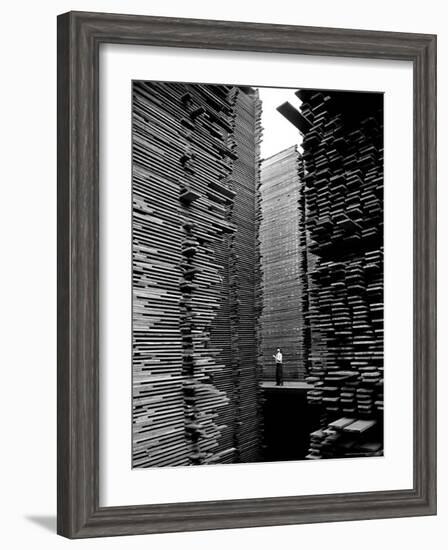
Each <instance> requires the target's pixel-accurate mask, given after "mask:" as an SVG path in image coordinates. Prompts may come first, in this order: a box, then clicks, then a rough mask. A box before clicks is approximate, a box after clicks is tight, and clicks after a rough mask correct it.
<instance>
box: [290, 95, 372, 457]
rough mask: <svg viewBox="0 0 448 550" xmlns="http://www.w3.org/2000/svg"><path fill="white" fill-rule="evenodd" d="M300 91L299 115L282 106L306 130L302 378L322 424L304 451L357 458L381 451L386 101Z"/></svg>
mask: <svg viewBox="0 0 448 550" xmlns="http://www.w3.org/2000/svg"><path fill="white" fill-rule="evenodd" d="M297 95H298V97H299V98H300V99H301V101H302V105H301V109H300V111H297V110H295V109H294V108H293V107H292V106H291V105H289V104H285V105H282V106H281V107H280V108H279V111H280V112H282V114H284V116H286V117H287V118H288V119H289V120H290V121H291V122H292V123H293V124H294V125H295V126H296V127H297V128H298V129H299V130H300V132H301V133H302V135H303V144H302V147H303V157H302V159H303V174H302V177H303V180H304V182H305V216H306V230H307V235H306V238H307V265H308V268H307V269H308V300H309V325H310V355H309V373H308V374H309V376H308V377H307V381H308V382H309V383H310V384H312V386H313V388H312V389H311V390H310V391H309V392H308V400H309V402H310V404H312V405H314V406H316V407H319V408H320V409H321V412H322V414H321V428H322V429H321V430H317V431H316V432H313V434H312V435H311V441H310V452H309V455H308V457H309V458H321V457H338V456H358V455H362V454H363V452H364V451H365V449H366V448H367V447H368V448H369V449H371V452H372V453H375V454H380V453H381V452H382V423H383V108H382V106H383V97H382V95H381V94H372V93H350V92H316V91H312V90H301V91H299V92H297ZM347 418H348V419H349V420H351V421H352V424H353V423H356V422H357V421H362V422H364V424H358V425H356V424H355V427H356V426H361V425H362V426H363V430H362V432H361V433H362V434H363V435H362V438H360V437H359V433H358V432H357V431H356V430H350V429H348V428H347V429H346V428H345V427H344V428H340V427H339V424H337V423H338V422H339V421H342V420H344V419H347ZM335 422H336V425H335V424H334V423H335ZM342 423H344V422H342ZM335 426H336V427H335ZM341 434H343V437H342V435H341ZM349 449H350V450H349ZM363 449H364V450H363ZM365 454H368V452H367V451H365Z"/></svg>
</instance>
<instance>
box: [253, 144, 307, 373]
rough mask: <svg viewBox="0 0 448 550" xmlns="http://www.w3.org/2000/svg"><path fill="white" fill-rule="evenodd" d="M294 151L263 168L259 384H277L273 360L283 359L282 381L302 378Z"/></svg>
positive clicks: (299, 195)
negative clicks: (264, 381) (273, 381)
mask: <svg viewBox="0 0 448 550" xmlns="http://www.w3.org/2000/svg"><path fill="white" fill-rule="evenodd" d="M299 170H300V157H299V153H298V151H297V147H296V146H292V147H290V148H288V149H285V150H284V151H280V152H279V153H277V154H275V155H273V156H271V157H269V158H267V159H264V160H263V161H262V164H261V185H260V200H261V212H262V216H261V221H260V243H261V245H260V251H261V271H262V292H263V310H262V313H261V327H262V344H261V351H262V357H263V378H264V379H267V380H269V379H274V378H275V361H274V359H273V355H274V354H275V353H276V350H277V348H280V349H281V351H282V354H283V373H284V378H285V380H287V379H292V380H303V379H304V377H305V375H306V359H307V349H306V345H305V322H306V320H305V305H306V304H305V299H306V284H307V282H306V265H305V263H304V260H305V257H306V250H305V244H306V243H305V241H304V239H303V236H304V207H303V184H302V181H301V179H300V177H299Z"/></svg>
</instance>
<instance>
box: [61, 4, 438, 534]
mask: <svg viewBox="0 0 448 550" xmlns="http://www.w3.org/2000/svg"><path fill="white" fill-rule="evenodd" d="M104 43H115V44H134V45H152V46H170V47H180V48H183V47H188V48H210V49H218V50H235V51H255V52H266V53H269V52H276V53H291V54H309V55H324V56H349V57H355V58H361V59H388V60H407V61H411V62H412V63H413V75H414V76H413V78H414V90H413V93H414V146H413V152H414V244H413V253H414V273H413V276H414V350H413V353H414V367H413V368H414V372H413V376H414V419H413V427H414V432H413V433H414V442H413V448H414V463H413V464H414V486H413V488H412V489H409V490H391V491H379V492H365V493H351V494H350V493H346V494H325V495H312V496H292V497H276V498H257V499H246V500H225V501H213V502H190V503H188V502H187V503H176V504H161V505H138V506H118V507H100V506H99V444H98V441H99V410H98V397H99V378H98V369H99V298H98V296H99V276H98V270H99V221H98V209H99V184H98V180H99V177H98V176H99V160H98V149H99V146H98V143H99V47H100V45H101V44H104ZM435 513H436V37H435V36H433V35H423V34H406V33H393V32H376V31H375V32H374V31H361V30H346V29H330V28H314V27H297V26H288V25H266V24H256V23H239V22H227V21H205V20H195V19H171V18H163V17H146V16H136V15H117V14H103V13H82V12H70V13H66V14H63V15H60V16H59V18H58V528H57V529H58V533H59V534H61V535H63V536H66V537H69V538H82V537H98V536H110V535H131V534H144V533H162V532H173V531H194V530H202V529H225V528H239V527H256V526H267V525H286V524H297V523H311V522H328V521H341V520H356V519H373V518H390V517H402V516H419V515H431V514H435Z"/></svg>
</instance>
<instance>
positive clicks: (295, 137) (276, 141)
mask: <svg viewBox="0 0 448 550" xmlns="http://www.w3.org/2000/svg"><path fill="white" fill-rule="evenodd" d="M257 89H258V91H259V94H260V99H261V101H262V115H261V124H262V126H263V140H262V142H261V147H260V153H261V158H262V159H265V158H268V157H270V156H272V155H275V153H278V152H279V151H283V150H284V149H287V148H288V147H291V145H300V144H301V142H302V138H301V135H300V133H299V130H297V128H296V127H295V126H293V125H292V124H291V123H290V122H288V121H287V120H286V118H285V117H284V116H283V115H281V114H280V113H279V112H278V111H277V107H278V106H279V105H281V104H282V103H284V102H285V101H289V103H291V105H293V106H294V107H296V108H299V107H300V103H301V102H300V100H299V98H298V97H297V96H296V95H295V94H294V92H295V91H296V89H293V88H257Z"/></svg>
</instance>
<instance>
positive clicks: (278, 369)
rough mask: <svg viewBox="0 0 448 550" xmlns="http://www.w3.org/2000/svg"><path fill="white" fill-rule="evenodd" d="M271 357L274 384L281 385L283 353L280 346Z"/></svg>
mask: <svg viewBox="0 0 448 550" xmlns="http://www.w3.org/2000/svg"><path fill="white" fill-rule="evenodd" d="M272 357H273V358H274V359H275V381H276V386H283V355H282V352H281V350H280V348H277V353H276V354H275V355H273V356H272Z"/></svg>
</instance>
